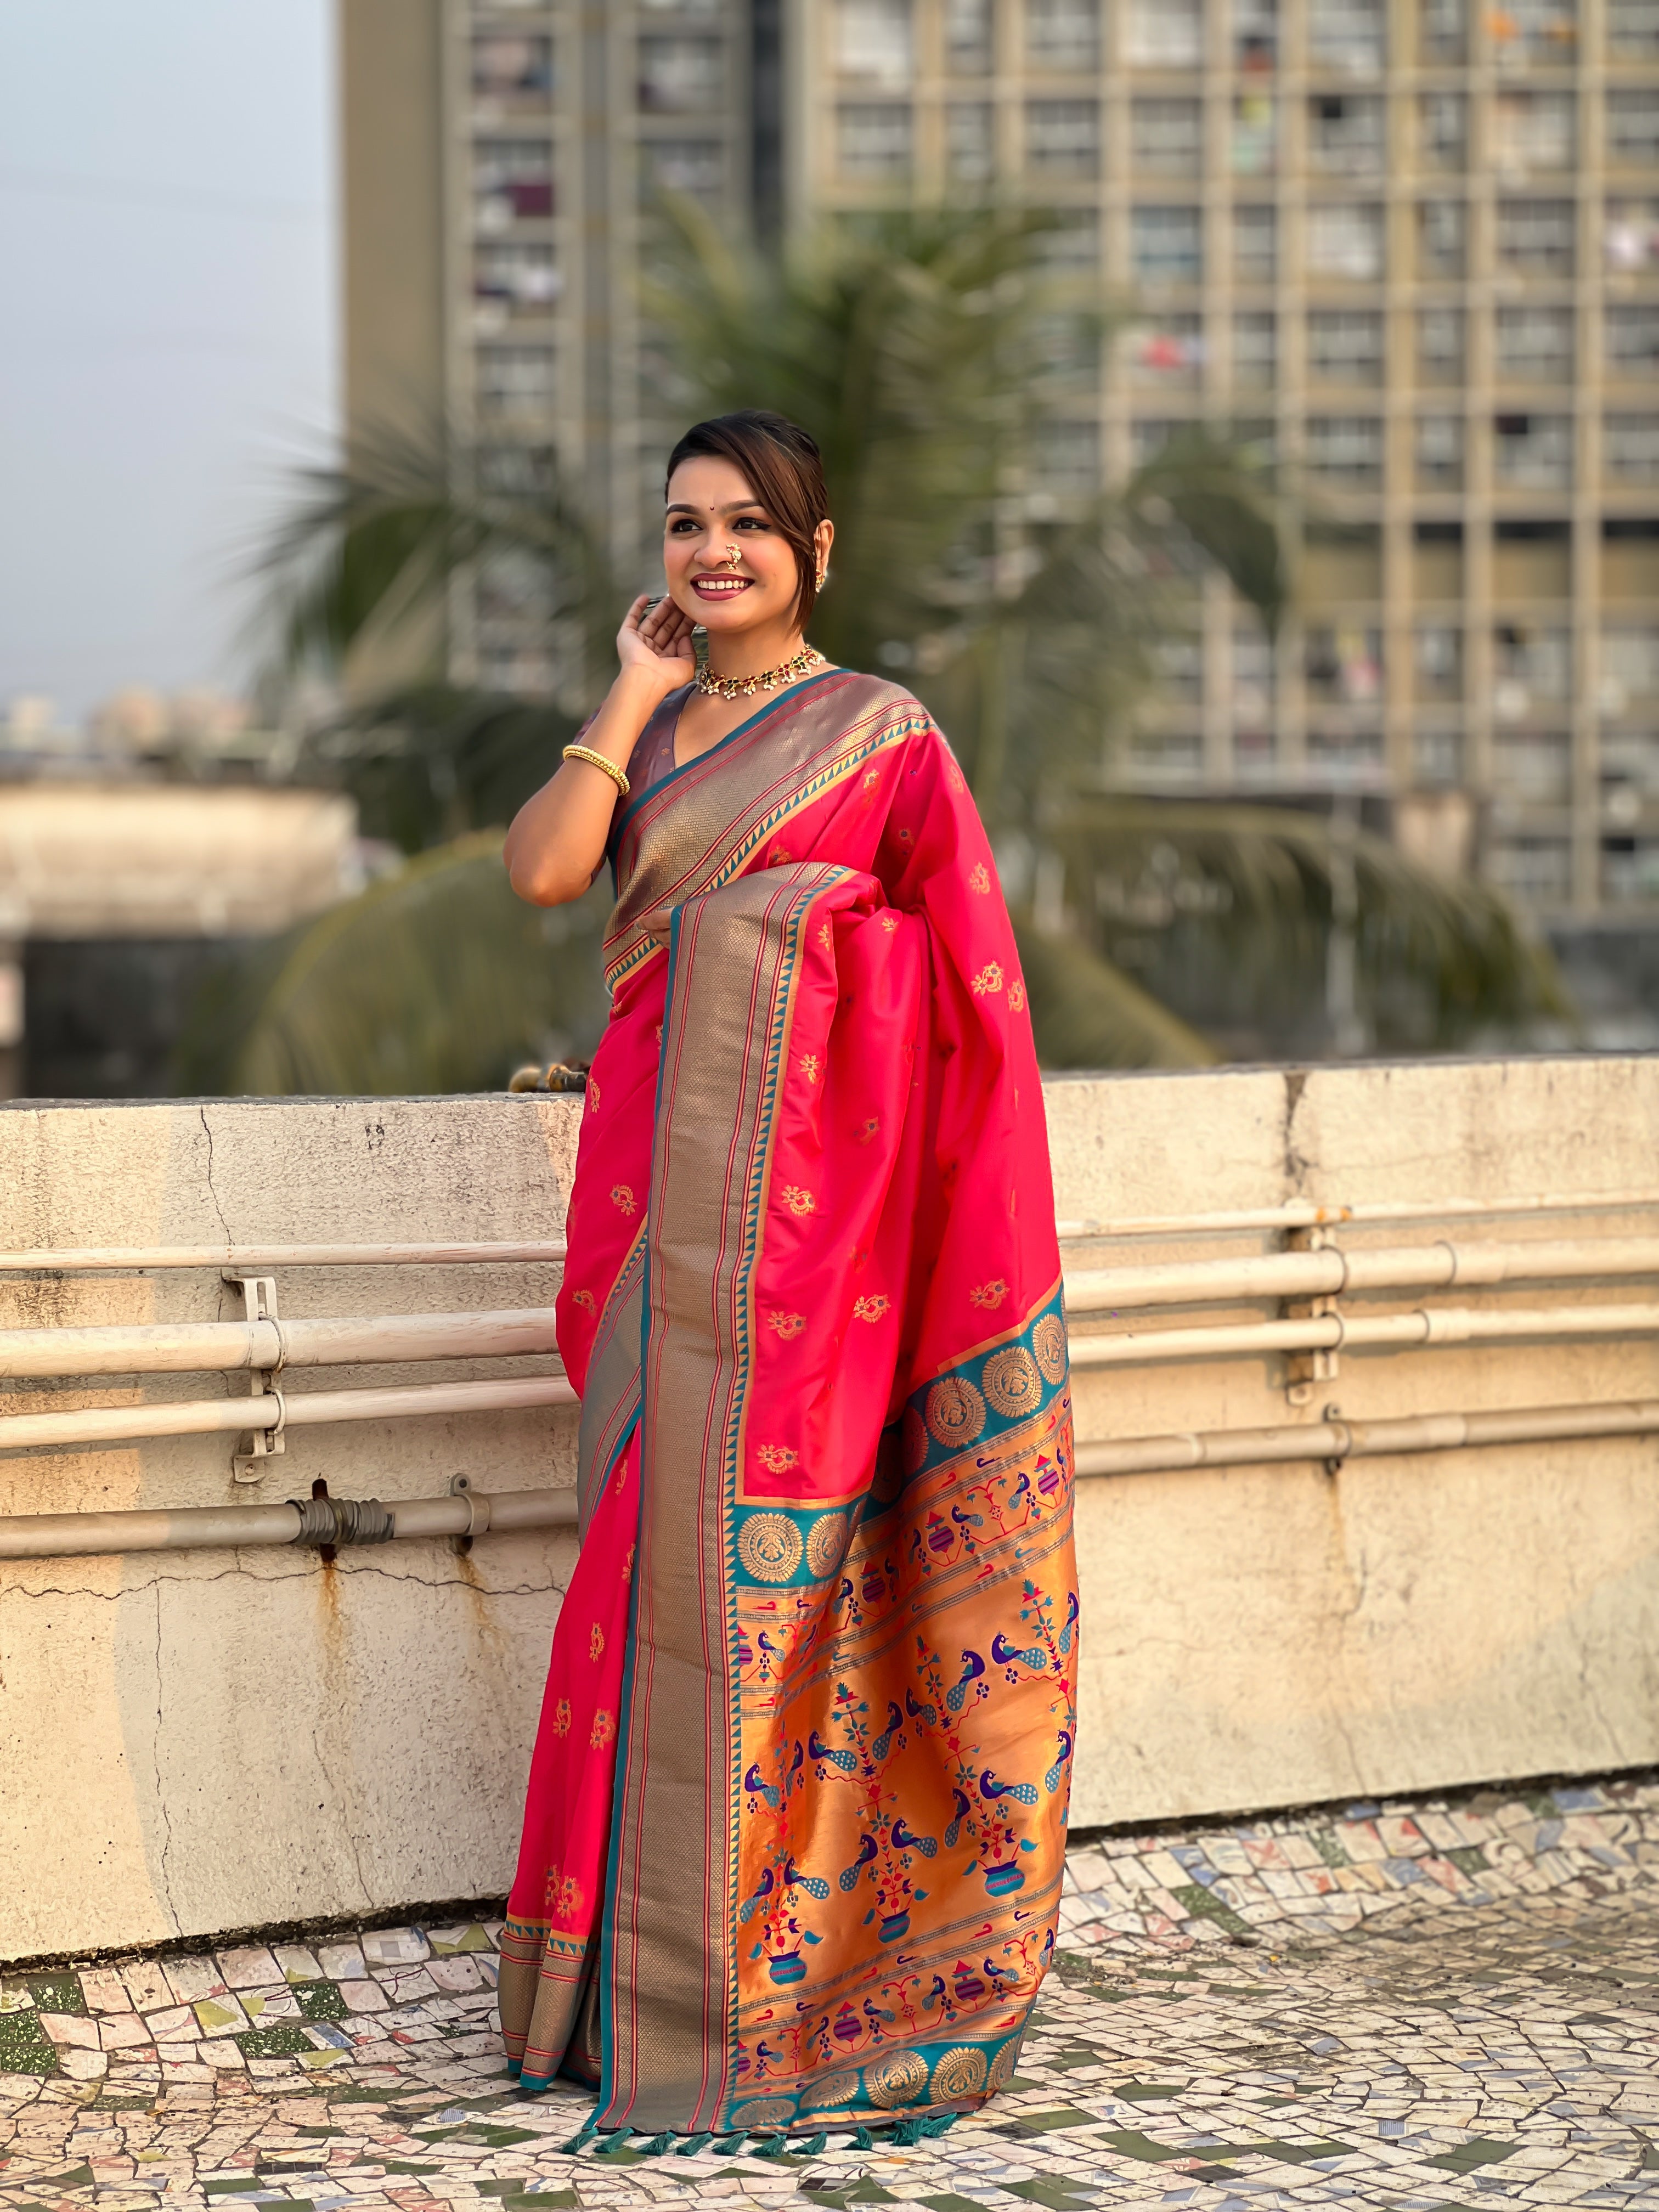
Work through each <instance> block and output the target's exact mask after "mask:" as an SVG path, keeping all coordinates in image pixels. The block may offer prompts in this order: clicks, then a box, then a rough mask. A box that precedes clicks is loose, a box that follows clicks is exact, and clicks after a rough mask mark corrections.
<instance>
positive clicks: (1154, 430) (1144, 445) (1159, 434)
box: [1129, 416, 1183, 469]
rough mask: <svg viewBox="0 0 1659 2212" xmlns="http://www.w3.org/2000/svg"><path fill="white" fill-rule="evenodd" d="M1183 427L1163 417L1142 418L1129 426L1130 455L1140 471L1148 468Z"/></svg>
mask: <svg viewBox="0 0 1659 2212" xmlns="http://www.w3.org/2000/svg"><path fill="white" fill-rule="evenodd" d="M1182 427H1183V426H1182V424H1181V423H1179V422H1170V421H1168V420H1167V419H1166V418H1164V416H1141V417H1140V418H1139V420H1138V421H1136V422H1131V423H1130V425H1129V455H1130V459H1132V460H1133V464H1134V465H1135V467H1136V468H1138V469H1144V468H1148V467H1150V466H1151V465H1152V462H1154V461H1155V460H1156V459H1158V455H1159V454H1160V453H1162V452H1163V451H1164V447H1166V446H1167V445H1168V444H1169V442H1170V439H1171V438H1173V437H1174V436H1175V435H1176V431H1177V430H1179V429H1181V428H1182Z"/></svg>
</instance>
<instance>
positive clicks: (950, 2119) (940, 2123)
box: [916, 2112, 962, 2136]
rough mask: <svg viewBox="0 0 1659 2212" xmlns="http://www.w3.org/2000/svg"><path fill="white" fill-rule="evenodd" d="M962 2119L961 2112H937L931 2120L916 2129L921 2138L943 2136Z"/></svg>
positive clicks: (923, 2121) (922, 2122) (920, 2124)
mask: <svg viewBox="0 0 1659 2212" xmlns="http://www.w3.org/2000/svg"><path fill="white" fill-rule="evenodd" d="M960 2118H962V2115H961V2113H960V2112H935V2113H934V2114H933V2118H932V2119H929V2120H922V2121H921V2122H920V2123H919V2124H918V2125H917V2128H916V2133H917V2134H918V2135H919V2136H942V2135H943V2134H944V2133H945V2130H946V2129H947V2128H953V2127H955V2125H956V2124H957V2121H958V2120H959V2119H960Z"/></svg>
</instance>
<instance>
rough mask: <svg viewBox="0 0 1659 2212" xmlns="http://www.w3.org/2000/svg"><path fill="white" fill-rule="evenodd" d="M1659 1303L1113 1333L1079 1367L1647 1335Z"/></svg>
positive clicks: (1089, 1345) (1080, 1347) (1077, 1343)
mask: <svg viewBox="0 0 1659 2212" xmlns="http://www.w3.org/2000/svg"><path fill="white" fill-rule="evenodd" d="M1656 1332H1659V1305H1636V1304H1631V1305H1624V1306H1546V1307H1541V1308H1533V1309H1528V1310H1524V1311H1522V1310H1516V1309H1510V1310H1508V1311H1483V1310H1480V1309H1478V1308H1475V1307H1470V1306H1440V1307H1432V1308H1431V1307H1423V1306H1419V1308H1418V1309H1417V1310H1416V1311H1415V1312H1414V1313H1405V1314H1313V1315H1309V1316H1305V1317H1304V1318H1303V1319H1300V1320H1297V1321H1257V1322H1239V1323H1238V1324H1237V1326H1236V1327H1233V1328H1161V1329H1125V1330H1122V1331H1119V1330H1113V1331H1112V1332H1111V1333H1110V1334H1104V1335H1101V1336H1074V1337H1073V1339H1072V1343H1071V1353H1072V1364H1073V1367H1139V1366H1150V1365H1154V1364H1158V1363H1159V1362H1162V1361H1165V1360H1176V1359H1220V1358H1236V1357H1237V1356H1239V1355H1240V1354H1243V1353H1249V1352H1320V1351H1328V1352H1334V1351H1336V1350H1337V1349H1338V1348H1339V1347H1340V1349H1341V1350H1342V1351H1344V1352H1355V1351H1362V1350H1366V1349H1376V1348H1386V1347H1390V1346H1408V1345H1415V1344H1426V1345H1439V1344H1495V1343H1502V1342H1505V1341H1508V1340H1514V1339H1517V1338H1526V1337H1546V1336H1566V1337H1574V1336H1647V1335H1650V1334H1654V1333H1656Z"/></svg>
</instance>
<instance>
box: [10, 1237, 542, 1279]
mask: <svg viewBox="0 0 1659 2212" xmlns="http://www.w3.org/2000/svg"><path fill="white" fill-rule="evenodd" d="M564 1256H565V1242H564V1239H563V1237H541V1238H536V1239H532V1240H530V1241H527V1242H521V1243H511V1244H75V1245H68V1246H65V1247H64V1248H62V1249H57V1248H52V1247H42V1248H40V1249H37V1250H34V1251H24V1252H0V1273H7V1274H17V1273H45V1274H65V1275H83V1274H98V1273H105V1272H106V1271H109V1270H115V1271H117V1272H119V1271H121V1270H137V1269H141V1268H144V1267H246V1268H249V1269H254V1268H259V1267H477V1266H483V1265H486V1264H488V1263H489V1262H492V1261H560V1260H562V1259H563V1258H564Z"/></svg>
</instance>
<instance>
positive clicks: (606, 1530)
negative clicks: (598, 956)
mask: <svg viewBox="0 0 1659 2212" xmlns="http://www.w3.org/2000/svg"><path fill="white" fill-rule="evenodd" d="M615 865H616V872H617V893H618V898H617V909H616V913H615V915H614V916H613V918H612V921H611V929H610V933H609V935H608V937H607V939H606V948H605V953H606V969H607V977H608V981H609V983H610V986H611V994H612V1002H613V1007H612V1013H611V1022H610V1024H609V1027H608V1028H607V1030H606V1031H605V1038H604V1041H603V1042H602V1043H601V1044H600V1047H599V1051H598V1053H597V1054H596V1056H595V1058H594V1061H593V1066H592V1073H591V1075H590V1079H589V1082H588V1086H587V1093H586V1103H585V1106H584V1109H583V1110H584V1126H583V1130H582V1137H581V1146H580V1157H579V1164H578V1167H577V1172H576V1176H575V1182H574V1189H573V1192H572V1195H571V1201H570V1209H569V1217H568V1228H567V1234H568V1242H569V1253H570V1257H569V1261H568V1268H567V1273H566V1276H565V1281H564V1285H563V1288H562V1291H561V1293H560V1296H559V1302H558V1329H559V1342H560V1346H561V1348H562V1352H563V1355H564V1359H565V1364H566V1367H567V1370H568V1373H569V1375H570V1377H571V1380H572V1382H573V1383H574V1384H575V1386H576V1388H577V1389H578V1391H579V1392H580V1395H581V1401H582V1407H581V1437H580V1477H579V1481H580V1527H581V1534H582V1548H581V1553H580V1558H579V1560H578V1562H577V1565H576V1568H575V1571H574V1575H573V1577H572V1579H571V1582H570V1585H569V1589H568V1591H567V1593H566V1595H565V1599H564V1602H563V1606H562V1610H561V1613H560V1615H559V1620H558V1624H557V1628H556V1634H555V1638H554V1644H553V1656H552V1663H551V1666H550V1672H549V1678H548V1686H547V1693H546V1699H545V1703H544V1709H543V1714H542V1722H541V1728H540V1731H539V1734H538V1741H537V1744H536V1749H535V1754H534V1759H533V1761H532V1769H531V1777H530V1785H529V1793H528V1803H527V1806H526V1815H525V1828H524V1840H523V1845H522V1850H521V1853H520V1862H519V1870H518V1875H517V1879H516V1881H514V1884H513V1892H512V1895H511V1898H510V1900H509V1903H508V1907H507V1912H508V1924H507V1931H506V1934H505V1936H504V1938H503V1941H502V1945H501V1954H502V1955H501V2021H502V2027H503V2033H504V2036H505V2040H506V2043H507V2055H508V2058H509V2061H510V2062H511V2063H512V2064H513V2066H514V2068H515V2069H521V2078H522V2080H523V2081H524V2082H525V2083H526V2086H529V2087H544V2086H545V2085H546V2084H547V2083H548V2082H550V2081H551V2080H552V2079H553V2077H554V2076H555V2075H559V2074H563V2075H567V2076H571V2077H574V2078H575V2079H578V2080H580V2081H587V2082H590V2083H592V2085H594V2086H595V2087H597V2088H598V2090H599V2109H598V2112H597V2113H596V2115H595V2121H596V2123H597V2125H598V2126H599V2128H601V2129H603V2130H634V2131H635V2132H640V2133H645V2134H650V2135H655V2134H662V2135H664V2136H668V2135H671V2134H672V2135H678V2134H685V2135H691V2134H703V2133H705V2132H714V2133H727V2132H732V2131H749V2130H759V2131H762V2132H766V2133H787V2132H788V2131H789V2130H818V2129H823V2128H824V2127H828V2126H835V2125H836V2124H842V2125H869V2124H873V2123H875V2122H876V2121H878V2120H894V2121H897V2120H902V2119H910V2118H924V2117H926V2116H938V2115H943V2114H945V2113H947V2112H955V2111H959V2110H962V2109H964V2108H967V2107H970V2106H975V2105H976V2104H978V2103H980V2102H981V2101H982V2100H984V2099H985V2098H986V2097H987V2096H988V2095H989V2094H991V2093H993V2092H994V2090H996V2089H997V2088H998V2087H1000V2086H1001V2085H1002V2084H1003V2083H1005V2082H1006V2081H1007V2080H1008V2078H1009V2076H1010V2075H1011V2074H1012V2071H1013V2067H1014V2062H1015V2056H1016V2052H1017V2051H1018V2044H1019V2039H1020V2035H1021V2032H1022V2030H1023V2027H1024V2021H1025V2018H1026V2015H1027V2014H1028V2012H1029V2011H1030V2006H1031V2002H1032V2000H1033V1998H1034V1997H1035V1996H1036V1990H1037V1988H1038V1986H1039V1984H1040V1983H1041V1981H1042V1976H1043V1974H1044V1972H1045V1971H1046V1969H1047V1966H1048V1961H1049V1959H1050V1956H1051V1954H1052V1950H1053V1945H1054V1923H1055V1917H1056V1912H1057V1909H1058V1905H1059V1901H1060V1877H1061V1872H1062V1866H1063V1850H1064V1840H1065V1827H1066V1802H1067V1789H1068V1783H1069V1773H1070V1762H1071V1755H1072V1741H1073V1730H1074V1727H1075V1694H1074V1685H1075V1681H1076V1664H1077V1597H1076V1584H1075V1577H1074V1570H1073V1556H1072V1535H1071V1492H1072V1457H1073V1448H1072V1429H1071V1411H1070V1397H1069V1393H1068V1389H1067V1370H1066V1330H1065V1323H1064V1320H1063V1317H1062V1312H1061V1304H1060V1261H1059V1254H1058V1249H1057V1247H1056V1243H1055V1236H1054V1199H1053V1192H1052V1188H1051V1184H1050V1180H1049V1170H1048V1146H1047V1138H1046V1132H1045V1127H1044V1121H1043V1110H1042V1096H1041V1091H1040V1087H1039V1083H1038V1077H1037V1066H1036V1055H1035V1053H1034V1050H1033V1048H1032V1042H1031V1034H1030V1018H1029V1014H1028V1011H1027V1006H1026V1000H1025V992H1024V985H1023V983H1022V981H1021V979H1020V973H1019V968H1018V960H1017V956H1016V953H1015V950H1014V943H1013V934H1012V929H1011V927H1010V926H1009V921H1008V916H1007V912H1006V908H1005V907H1004V904H1003V902H1002V898H1001V895H1000V890H999V888H998V885H997V880H996V876H995V872H994V869H993V867H992V865H991V858H990V853H989V849H988V847H987V842H986V838H985V833H984V830H983V829H982V827H981V823H980V820H979V817H978V815H977V813H976V812H975V808H974V805H973V801H972V799H970V798H969V795H968V792H967V788H966V786H965V783H964V781H963V776H962V773H961V771H960V769H958V768H957V763H956V762H955V760H954V759H953V758H952V757H951V751H950V749H949V747H948V746H947V745H946V744H945V740H944V738H942V737H941V736H940V734H939V732H938V730H937V729H936V728H935V727H934V726H933V723H932V722H931V721H930V720H929V718H928V716H927V712H926V710H925V709H924V708H921V706H920V705H919V704H918V703H917V702H916V701H915V699H914V698H912V697H911V696H909V695H908V693H907V692H905V691H903V690H901V689H899V688H898V687H897V686H896V685H894V684H889V683H886V682H884V681H881V680H879V679H877V678H871V677H866V676H859V675H854V674H851V673H849V672H848V671H843V670H832V671H829V672H828V673H827V674H824V675H822V676H819V677H817V678H814V679H813V680H811V682H809V683H806V684H801V685H799V686H798V687H797V688H796V689H794V690H791V691H790V692H788V693H787V695H785V696H783V697H782V698H781V699H780V700H779V701H777V702H775V703H773V704H771V705H769V706H768V707H766V708H763V709H762V711H761V712H760V713H758V714H756V715H755V716H753V717H752V718H751V719H750V720H749V721H748V722H746V723H744V725H743V726H741V727H740V728H738V730H736V731H734V732H732V734H731V735H730V736H729V737H727V738H725V739H724V740H723V741H722V742H721V743H720V744H718V745H716V746H715V747H714V749H713V750H711V751H709V752H708V753H705V754H703V755H702V757H699V758H698V759H696V760H695V761H692V762H690V763H688V764H687V765H686V766H685V767H684V768H683V769H677V770H676V771H675V772H674V773H673V774H672V775H671V776H669V777H668V778H667V779H666V780H665V781H662V782H660V783H659V784H657V785H655V786H654V787H652V788H651V789H649V790H648V791H646V792H644V793H641V794H640V795H638V796H636V797H635V799H633V800H632V801H631V802H630V804H629V808H628V811H627V812H626V814H625V815H624V817H623V824H622V832H621V837H620V841H619V842H618V844H617V853H616V864H615ZM664 909H668V910H671V912H672V915H673V927H672V933H671V940H670V942H669V944H668V945H666V946H665V945H662V944H661V943H660V942H659V940H658V939H656V938H655V937H653V935H652V934H651V933H650V932H649V930H648V929H647V926H646V925H647V921H648V920H649V918H650V917H652V916H653V915H657V914H658V913H659V912H660V911H661V910H664Z"/></svg>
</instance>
